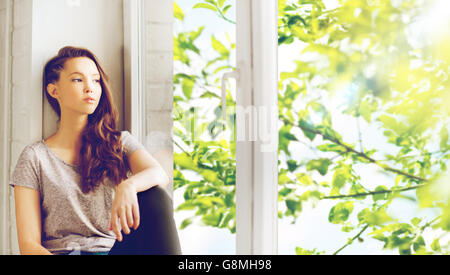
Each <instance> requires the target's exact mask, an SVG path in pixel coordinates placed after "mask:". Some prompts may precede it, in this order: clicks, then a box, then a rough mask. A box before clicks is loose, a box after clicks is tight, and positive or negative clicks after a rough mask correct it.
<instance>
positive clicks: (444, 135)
mask: <svg viewBox="0 0 450 275" xmlns="http://www.w3.org/2000/svg"><path fill="white" fill-rule="evenodd" d="M447 143H448V131H447V127H445V126H444V127H442V130H441V143H440V147H441V150H442V151H443V150H445V149H446V148H447Z"/></svg>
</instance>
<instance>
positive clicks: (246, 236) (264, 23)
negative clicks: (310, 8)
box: [236, 0, 278, 255]
mask: <svg viewBox="0 0 450 275" xmlns="http://www.w3.org/2000/svg"><path fill="white" fill-rule="evenodd" d="M236 4H237V5H236V9H237V11H236V17H237V18H236V22H237V24H236V35H237V37H236V49H237V60H236V64H237V71H238V73H239V77H238V81H237V93H236V105H237V107H239V106H241V107H242V108H243V109H244V110H245V109H246V108H248V107H250V108H256V115H257V116H258V119H256V117H254V119H250V121H249V124H248V129H258V127H260V125H261V124H260V123H261V121H259V123H258V120H259V119H260V116H261V115H262V113H261V112H260V111H259V110H261V109H260V108H261V107H262V108H265V109H266V110H269V112H268V113H269V114H270V119H268V120H267V121H265V122H263V123H270V122H274V123H273V124H274V125H271V126H272V127H271V128H269V129H271V131H270V142H271V143H273V144H274V145H275V146H274V147H275V149H274V150H272V151H270V150H269V151H266V150H264V149H263V147H262V143H261V140H260V138H262V137H261V136H259V135H258V134H257V135H256V140H254V141H252V140H251V139H246V140H244V141H239V139H238V140H237V141H236V254H247V255H249V254H251V255H253V254H256V255H260V254H270V255H275V254H277V251H278V207H277V203H278V127H277V126H276V123H277V121H278V107H277V106H278V99H277V96H278V69H277V67H278V60H277V58H278V56H277V51H278V27H277V22H278V18H277V16H278V1H277V0H238V1H236ZM236 110H239V108H236ZM236 116H237V117H236V121H237V125H236V128H237V130H239V129H241V126H240V125H239V124H240V123H242V122H244V120H243V119H242V117H240V114H239V113H238V112H237V114H236ZM244 123H245V122H244ZM255 124H258V125H256V126H255ZM243 127H244V128H245V125H243ZM248 132H249V133H250V131H248ZM258 132H259V130H258ZM265 151H266V152H265Z"/></svg>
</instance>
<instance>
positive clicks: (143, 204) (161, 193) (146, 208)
mask: <svg viewBox="0 0 450 275" xmlns="http://www.w3.org/2000/svg"><path fill="white" fill-rule="evenodd" d="M138 202H139V211H140V212H141V213H142V214H146V213H149V212H150V214H152V215H155V214H158V213H160V214H162V215H165V216H167V215H169V216H171V215H173V201H172V199H171V198H170V196H169V194H167V191H165V189H164V188H163V187H161V186H159V185H156V186H154V187H152V188H150V189H148V190H145V191H142V192H139V193H138Z"/></svg>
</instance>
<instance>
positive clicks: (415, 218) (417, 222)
mask: <svg viewBox="0 0 450 275" xmlns="http://www.w3.org/2000/svg"><path fill="white" fill-rule="evenodd" d="M421 221H422V219H420V218H417V217H414V218H412V219H411V224H412V225H414V226H418V225H419V223H420V222H421Z"/></svg>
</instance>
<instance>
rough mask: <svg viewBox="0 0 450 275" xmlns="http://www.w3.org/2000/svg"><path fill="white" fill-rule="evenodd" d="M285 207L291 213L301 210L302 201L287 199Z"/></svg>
mask: <svg viewBox="0 0 450 275" xmlns="http://www.w3.org/2000/svg"><path fill="white" fill-rule="evenodd" d="M286 207H287V208H288V209H289V210H290V211H291V213H292V214H294V213H295V212H301V211H302V202H301V201H298V200H293V199H287V200H286Z"/></svg>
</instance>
